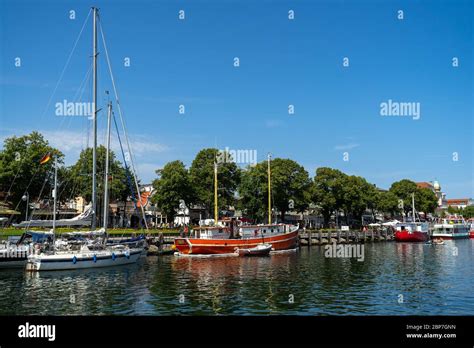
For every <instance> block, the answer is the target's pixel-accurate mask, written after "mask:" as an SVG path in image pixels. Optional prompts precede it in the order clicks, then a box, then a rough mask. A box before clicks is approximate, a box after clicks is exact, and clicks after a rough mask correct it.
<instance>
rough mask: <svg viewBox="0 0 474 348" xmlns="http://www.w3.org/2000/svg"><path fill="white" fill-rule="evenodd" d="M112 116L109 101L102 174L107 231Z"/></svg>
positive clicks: (105, 228)
mask: <svg viewBox="0 0 474 348" xmlns="http://www.w3.org/2000/svg"><path fill="white" fill-rule="evenodd" d="M111 118H112V102H109V105H108V112H107V140H106V147H105V148H106V150H105V175H104V225H103V227H104V230H105V231H107V224H108V222H109V151H110V125H111Z"/></svg>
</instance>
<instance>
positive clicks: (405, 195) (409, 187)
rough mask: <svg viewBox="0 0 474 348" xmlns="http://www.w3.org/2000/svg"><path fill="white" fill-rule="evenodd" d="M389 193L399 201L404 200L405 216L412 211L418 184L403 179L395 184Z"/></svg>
mask: <svg viewBox="0 0 474 348" xmlns="http://www.w3.org/2000/svg"><path fill="white" fill-rule="evenodd" d="M389 191H390V192H391V193H393V194H394V195H395V196H396V197H397V198H398V199H401V200H403V210H404V212H405V214H408V213H409V212H411V211H412V194H413V193H416V192H417V191H418V187H417V186H416V183H414V182H413V181H411V180H408V179H403V180H400V181H397V182H394V183H393V184H392V186H391V187H390V190H389ZM415 204H416V203H415Z"/></svg>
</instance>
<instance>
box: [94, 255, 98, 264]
mask: <svg viewBox="0 0 474 348" xmlns="http://www.w3.org/2000/svg"><path fill="white" fill-rule="evenodd" d="M93 260H94V263H95V262H97V255H96V254H94V257H93Z"/></svg>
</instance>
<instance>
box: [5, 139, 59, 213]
mask: <svg viewBox="0 0 474 348" xmlns="http://www.w3.org/2000/svg"><path fill="white" fill-rule="evenodd" d="M48 153H49V154H50V155H51V160H49V161H48V162H46V163H44V164H40V160H41V159H42V158H43V157H44V156H45V155H47V154H48ZM63 158H64V155H63V154H62V153H61V151H59V150H58V149H56V148H54V147H52V146H50V145H49V142H48V141H47V140H46V139H44V137H43V135H41V134H40V133H38V132H32V133H31V134H28V135H23V136H20V137H16V136H13V137H10V138H7V139H5V141H4V144H3V149H2V150H1V151H0V191H2V192H5V193H6V195H7V197H6V199H7V200H8V201H10V202H12V203H13V205H14V207H16V208H17V209H19V210H20V211H24V210H25V209H26V204H20V202H21V197H22V196H23V195H24V194H25V193H28V195H29V197H30V202H32V201H33V200H35V199H37V198H39V195H40V192H41V189H42V188H43V186H45V188H44V189H43V194H46V192H45V190H47V191H49V190H50V188H51V187H52V177H51V173H52V168H53V167H54V160H55V159H57V161H58V163H59V164H61V163H63ZM45 181H47V182H46V184H47V185H44V184H45Z"/></svg>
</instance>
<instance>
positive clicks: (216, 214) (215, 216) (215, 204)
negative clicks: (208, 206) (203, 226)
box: [214, 161, 219, 225]
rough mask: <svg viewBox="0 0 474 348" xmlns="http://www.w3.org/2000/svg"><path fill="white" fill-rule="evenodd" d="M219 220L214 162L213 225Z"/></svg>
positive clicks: (215, 166)
mask: <svg viewBox="0 0 474 348" xmlns="http://www.w3.org/2000/svg"><path fill="white" fill-rule="evenodd" d="M218 220H219V209H218V208H217V161H215V162H214V224H215V225H217V221H218Z"/></svg>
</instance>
